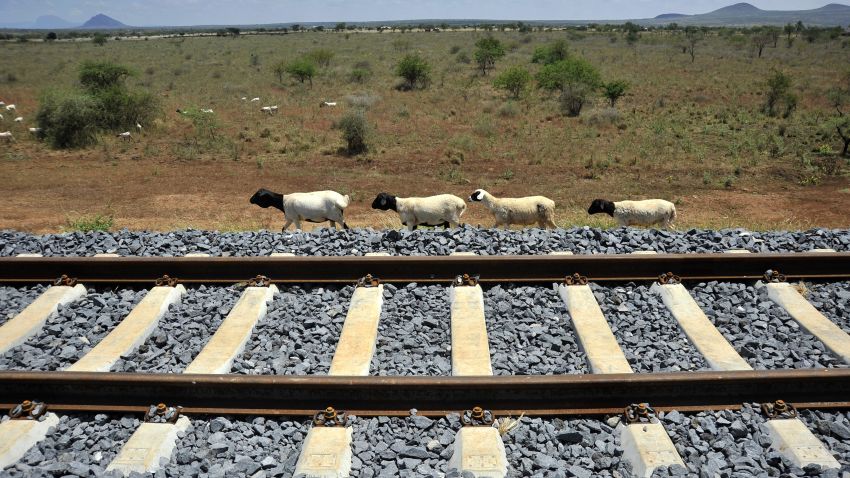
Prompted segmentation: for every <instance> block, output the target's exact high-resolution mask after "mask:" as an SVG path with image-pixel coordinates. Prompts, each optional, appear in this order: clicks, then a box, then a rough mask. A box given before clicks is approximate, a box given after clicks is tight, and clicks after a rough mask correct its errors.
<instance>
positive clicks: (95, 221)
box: [68, 214, 115, 232]
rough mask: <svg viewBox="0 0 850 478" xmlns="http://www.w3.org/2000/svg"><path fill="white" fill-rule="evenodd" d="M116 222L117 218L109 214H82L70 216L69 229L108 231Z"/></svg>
mask: <svg viewBox="0 0 850 478" xmlns="http://www.w3.org/2000/svg"><path fill="white" fill-rule="evenodd" d="M114 223H115V219H114V218H113V217H112V216H110V215H107V214H95V215H94V216H80V217H75V218H71V217H69V218H68V229H71V230H73V231H81V232H92V231H108V230H109V229H111V228H112V226H113V224H114Z"/></svg>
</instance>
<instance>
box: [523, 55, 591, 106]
mask: <svg viewBox="0 0 850 478" xmlns="http://www.w3.org/2000/svg"><path fill="white" fill-rule="evenodd" d="M537 84H538V85H539V87H540V88H543V89H545V90H548V91H560V93H561V96H560V100H561V106H562V107H563V109H564V111H565V112H566V114H567V115H568V116H578V115H579V114H581V109H582V108H583V107H584V105H585V103H587V101H588V100H589V99H590V96H591V94H592V93H593V92H594V91H596V90H597V89H598V88H599V86H600V85H601V84H602V77H601V76H600V74H599V70H597V69H596V67H594V66H593V65H592V64H590V62H588V61H587V60H584V59H582V58H569V59H566V60H561V61H559V62H556V63H552V64H551V65H546V66H544V67H543V69H541V70H540V72H539V73H538V74H537Z"/></svg>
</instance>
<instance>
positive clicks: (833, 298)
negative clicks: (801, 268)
mask: <svg viewBox="0 0 850 478" xmlns="http://www.w3.org/2000/svg"><path fill="white" fill-rule="evenodd" d="M806 287H807V289H808V295H807V296H806V299H808V301H809V302H811V303H812V305H813V306H815V308H816V309H818V310H819V311H820V313H821V314H823V315H824V316H826V318H828V319H829V320H831V321H832V322H833V323H835V324H836V325H838V326H839V327H841V328H842V329H843V330H844V332H847V333H849V334H850V282H847V281H844V282H832V283H827V284H812V283H808V284H807V285H806Z"/></svg>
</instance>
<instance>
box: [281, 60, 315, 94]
mask: <svg viewBox="0 0 850 478" xmlns="http://www.w3.org/2000/svg"><path fill="white" fill-rule="evenodd" d="M285 69H286V72H287V73H289V75H290V76H292V77H293V78H295V79H296V80H298V81H300V82H301V83H304V82H305V81H307V80H309V81H310V87H311V88H312V87H313V77H314V76H316V65H315V64H313V62H312V60H310V59H308V58H300V59H298V60H295V61H292V62H290V63H288V64H287V65H286V68H285Z"/></svg>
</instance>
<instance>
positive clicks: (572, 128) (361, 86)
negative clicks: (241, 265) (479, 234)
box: [0, 32, 850, 232]
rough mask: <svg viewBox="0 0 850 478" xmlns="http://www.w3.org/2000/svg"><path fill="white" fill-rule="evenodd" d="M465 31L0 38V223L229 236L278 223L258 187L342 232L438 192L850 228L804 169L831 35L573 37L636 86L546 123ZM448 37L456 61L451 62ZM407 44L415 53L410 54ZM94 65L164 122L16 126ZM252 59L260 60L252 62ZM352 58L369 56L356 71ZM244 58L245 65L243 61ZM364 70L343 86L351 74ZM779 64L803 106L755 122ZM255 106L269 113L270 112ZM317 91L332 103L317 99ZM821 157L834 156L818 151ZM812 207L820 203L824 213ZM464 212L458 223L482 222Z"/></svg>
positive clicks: (830, 194) (696, 218) (526, 45)
mask: <svg viewBox="0 0 850 478" xmlns="http://www.w3.org/2000/svg"><path fill="white" fill-rule="evenodd" d="M481 35H482V34H481V33H475V32H443V33H439V34H434V33H406V34H400V33H382V34H365V33H364V34H358V33H355V34H350V35H348V36H347V37H346V36H343V35H339V34H334V33H323V34H319V33H308V34H296V35H284V36H251V37H244V38H238V39H229V38H216V37H206V38H185V39H153V40H148V41H111V42H109V43H108V44H107V45H106V46H105V47H102V48H100V47H95V46H94V45H92V44H91V43H55V44H43V43H33V42H31V43H25V44H4V45H3V48H2V50H0V64H3V65H4V71H8V72H10V73H14V74H15V75H16V76H17V78H18V81H17V82H15V83H12V84H4V85H2V92H0V94H1V95H2V98H0V99H3V100H4V101H6V102H7V103H12V102H14V103H16V104H17V105H18V111H19V112H20V113H21V114H22V116H24V117H25V120H26V121H25V123H24V124H23V125H13V124H11V123H10V122H8V121H7V122H5V123H3V122H0V130H5V129H10V130H12V131H13V133H15V136H16V137H17V138H18V141H17V142H15V143H12V144H8V145H7V144H0V148H2V150H0V176H2V177H3V178H4V181H2V182H0V193H2V195H3V196H4V197H5V198H7V199H6V201H4V203H3V204H0V228H17V229H23V230H31V231H37V232H45V231H56V230H59V229H60V228H61V227H62V226H64V225H66V219H67V217H68V214H69V213H70V212H71V211H74V212H75V213H76V214H80V215H91V214H97V213H99V212H101V211H102V210H103V208H104V205H105V204H109V206H110V211H111V213H112V215H113V217H114V227H118V228H120V227H130V228H134V229H142V228H150V229H172V228H179V227H187V226H191V227H196V228H204V229H219V230H238V229H255V228H260V227H263V228H268V229H276V228H278V227H280V224H281V223H282V218H281V217H280V214H279V213H276V212H274V211H269V210H261V209H259V208H255V207H252V206H251V205H249V204H248V202H247V199H248V197H249V196H250V195H251V193H252V192H253V191H254V190H255V189H256V188H258V187H261V186H265V187H269V188H271V189H275V190H279V191H283V192H287V191H296V190H298V191H304V190H314V189H336V190H340V191H346V192H347V193H348V194H352V196H353V198H354V203H353V205H352V207H351V208H350V210H349V213H348V220H349V223H350V224H352V225H354V226H373V227H399V226H400V224H399V223H398V221H397V218H395V217H394V216H392V215H390V214H384V213H381V214H379V213H377V212H376V211H372V210H370V209H369V204H370V203H371V201H372V199H373V198H374V195H375V194H377V193H378V192H380V191H387V192H390V193H393V194H397V195H402V196H412V195H429V194H436V193H443V192H450V193H454V194H457V195H459V196H461V197H466V196H468V195H469V193H470V192H471V191H472V190H474V189H475V188H478V187H484V188H487V189H488V190H491V192H493V193H494V194H496V195H504V196H509V195H524V194H545V195H547V196H549V197H552V198H553V199H555V201H556V202H557V203H558V210H557V213H556V216H557V223H558V224H559V225H585V224H587V225H593V226H603V227H610V226H612V225H613V223H612V222H611V221H609V220H607V219H606V218H602V217H598V216H594V217H588V216H587V215H586V213H585V210H586V208H587V206H588V204H589V202H590V201H591V200H592V199H593V198H595V197H609V198H613V199H618V198H627V197H628V198H648V197H663V198H667V199H670V200H673V201H675V202H676V203H677V208H678V209H679V216H680V219H679V221H678V223H677V227H678V228H679V229H688V228H691V227H738V226H742V227H749V228H752V229H798V228H808V227H811V226H816V225H817V226H831V227H846V226H847V222H846V215H845V214H843V212H842V211H844V210H846V209H847V208H848V207H850V194H835V192H838V191H843V190H847V187H848V181H847V177H846V176H845V175H843V174H840V175H838V176H827V175H825V174H824V173H823V171H820V170H818V168H817V163H816V161H812V160H811V158H812V157H813V156H812V155H813V154H814V153H813V151H816V150H818V149H819V148H820V147H821V146H822V145H823V143H824V142H829V141H830V140H829V139H824V138H821V137H819V136H818V135H817V130H818V122H819V118H820V117H822V116H823V115H824V114H826V113H827V112H828V111H829V108H828V105H827V104H826V102H825V100H824V92H825V91H826V90H827V89H828V88H829V87H830V86H832V84H833V83H834V82H835V81H836V80H837V78H838V77H839V75H840V73H841V71H842V66H841V65H844V62H845V61H846V58H847V50H846V49H842V48H841V46H840V42H833V43H816V44H807V43H805V42H802V41H798V42H796V43H795V45H794V47H793V48H790V49H787V48H784V47H782V46H781V45H780V48H777V49H768V50H767V51H766V53H765V58H763V59H754V58H752V55H751V54H750V51H749V49H748V48H745V47H742V46H740V45H739V44H736V43H733V42H729V41H728V40H725V39H722V38H718V37H712V38H710V39H709V40H708V41H707V43H706V44H704V45H702V46H701V47H699V49H698V51H697V60H696V63H694V64H691V63H690V58H689V57H687V56H686V55H682V54H681V51H680V50H679V49H678V48H676V45H677V43H676V40H675V39H674V38H673V37H671V36H670V35H668V34H656V35H649V34H647V35H644V37H643V39H642V40H641V42H640V43H639V44H638V45H637V46H636V47H634V48H632V47H627V46H626V45H625V43H624V42H622V41H618V42H616V43H611V42H610V41H609V39H608V35H601V34H600V35H594V34H586V35H581V36H578V37H577V36H575V34H573V35H572V39H571V40H570V43H571V50H572V51H573V53H575V54H578V55H582V56H584V57H586V58H587V59H589V60H590V61H591V62H592V63H593V64H595V65H597V66H598V67H599V68H600V70H601V71H602V73H603V77H604V78H605V79H606V80H611V79H627V80H628V81H629V82H630V83H631V84H632V88H631V90H630V93H629V95H628V96H627V97H625V98H623V99H621V100H620V102H619V103H618V105H617V109H618V111H617V114H616V115H614V113H613V112H611V111H606V108H607V105H606V103H605V102H604V101H603V100H601V99H600V100H598V101H597V102H596V104H595V105H591V106H589V107H587V110H586V112H585V114H583V116H582V117H579V118H566V117H563V116H561V115H560V114H559V111H558V105H557V102H556V101H555V99H550V98H547V97H546V96H545V95H543V94H541V93H538V92H532V93H531V94H529V95H528V96H526V97H525V98H523V99H522V100H520V101H515V102H510V103H508V102H507V99H506V98H505V97H504V95H503V94H501V93H500V92H498V91H496V90H495V89H494V88H493V87H492V84H491V81H492V78H493V75H492V74H488V75H487V76H486V77H481V76H479V75H478V74H477V73H476V72H475V69H474V66H473V65H469V64H464V63H461V62H458V61H457V59H456V56H457V55H459V54H461V53H463V52H467V53H468V52H469V51H472V45H473V44H474V43H475V41H476V40H477V39H478V38H479V37H480V36H481ZM567 35H568V34H567V33H564V32H550V33H533V34H530V35H529V37H530V38H531V40H530V41H525V40H524V38H525V37H524V35H522V34H519V33H513V32H510V33H496V36H497V37H499V38H501V39H502V40H503V41H504V42H505V43H506V44H515V46H516V48H515V49H513V50H512V51H510V52H509V53H508V55H507V56H506V57H505V58H504V59H503V60H502V61H500V62H499V63H497V65H496V73H498V72H499V71H501V70H503V69H504V68H506V67H508V66H510V65H525V66H526V67H528V68H529V69H531V70H532V71H535V70H536V69H537V68H539V66H537V65H532V64H530V63H529V61H530V58H531V53H532V51H533V49H534V48H535V47H537V46H539V45H540V44H542V43H545V42H549V41H552V40H555V39H557V38H565V37H566V36H567ZM399 41H403V42H404V44H405V45H407V46H406V47H405V51H418V52H419V53H420V54H422V55H423V56H425V57H426V58H427V59H428V60H429V61H430V62H431V63H432V65H433V72H432V73H433V78H432V84H431V87H430V88H429V89H426V90H423V91H414V92H400V91H397V90H396V89H395V88H394V87H395V85H396V84H397V83H398V79H397V78H395V77H394V76H393V74H392V70H393V67H394V65H395V63H396V62H397V61H398V59H399V58H400V57H401V56H403V55H404V53H405V51H400V50H399V46H398V42H399ZM455 45H457V46H460V47H461V48H460V52H459V53H458V54H456V55H452V54H449V52H450V50H451V49H452V47H453V46H455ZM407 48H409V50H408V49H407ZM317 49H330V50H332V51H333V52H334V53H335V55H334V57H333V59H332V60H331V62H330V65H329V66H327V67H325V68H321V69H320V74H319V76H318V77H317V78H316V79H315V80H314V86H313V88H310V87H309V85H306V84H304V85H302V84H300V83H296V82H292V81H290V80H288V79H286V80H285V81H284V82H283V83H282V84H281V83H278V81H277V78H276V76H275V75H274V73H273V71H272V67H273V65H274V64H275V63H277V62H278V61H281V60H283V61H288V60H291V59H294V58H296V57H299V56H301V55H304V54H307V53H309V52H311V51H314V50H317ZM94 58H107V59H111V60H114V61H117V62H120V63H123V64H126V65H128V66H131V67H132V68H134V69H135V70H136V71H137V72H138V75H137V76H136V77H134V78H132V79H130V80H129V84H130V86H131V87H134V88H144V89H149V90H151V91H152V92H154V93H155V94H156V95H157V96H158V97H159V99H160V101H161V102H162V105H163V111H164V112H165V113H164V114H163V115H162V117H161V118H159V119H157V120H156V121H155V122H154V124H151V125H144V128H145V129H144V131H145V133H144V135H142V136H141V137H139V138H136V141H134V142H132V143H120V142H118V141H117V140H116V139H115V138H112V137H104V138H102V139H101V143H100V144H99V145H98V146H97V147H94V148H91V149H88V150H84V151H51V150H49V149H47V148H46V147H45V146H44V145H42V144H40V143H38V142H37V141H36V140H35V139H34V138H32V137H30V136H29V135H27V134H26V130H25V129H24V128H25V127H27V126H32V121H33V120H34V117H35V112H36V111H37V108H38V96H39V94H40V92H41V91H42V90H44V89H45V88H49V87H68V86H71V85H73V83H74V81H75V78H76V68H77V65H78V64H79V63H80V62H82V61H83V60H86V59H94ZM252 58H257V60H252ZM364 62H365V63H364ZM254 63H256V64H254ZM358 64H359V65H361V66H362V65H364V64H368V68H369V70H370V71H372V76H371V77H370V78H369V79H367V80H366V81H365V82H363V83H352V82H350V73H351V71H352V70H353V69H354V68H355V67H356V65H358ZM773 68H780V69H782V70H784V71H786V72H788V73H789V74H790V75H791V76H792V78H793V79H794V85H795V86H794V90H795V92H796V93H797V94H798V95H799V97H800V107H799V109H798V111H797V112H796V113H795V114H794V116H792V117H791V118H790V119H788V120H779V119H774V118H767V117H765V116H763V115H762V114H761V113H760V112H759V108H760V106H761V103H762V97H761V95H760V91H761V89H762V88H761V87H760V86H759V84H760V83H761V82H762V81H763V80H764V78H766V76H767V75H768V74H769V73H770V71H771V70H772V69H773ZM243 96H247V97H248V98H251V97H254V96H259V97H261V98H262V101H261V105H279V106H280V114H278V115H276V116H272V117H269V116H266V115H263V114H262V113H261V112H260V111H259V106H260V105H258V104H257V103H250V102H243V101H241V100H240V98H241V97H243ZM322 100H328V101H337V102H338V104H339V106H338V107H336V108H319V107H318V105H319V102H320V101H322ZM188 107H197V108H212V109H214V110H215V116H216V119H217V122H218V124H219V125H220V129H219V138H218V140H217V141H212V142H198V141H195V137H194V131H193V128H192V126H191V124H190V123H189V122H188V121H186V120H185V119H184V118H182V117H181V116H180V115H178V114H175V113H174V110H175V109H177V108H188ZM353 108H365V109H366V110H367V113H366V117H367V120H368V121H369V123H370V125H371V126H372V127H373V130H374V132H375V133H374V135H373V138H372V143H371V144H370V145H369V152H368V153H366V154H365V155H361V156H357V157H353V158H349V157H346V156H343V155H341V154H340V153H339V152H338V151H339V150H340V148H341V147H342V146H343V142H342V139H341V138H340V134H339V131H336V130H333V129H332V124H333V123H334V121H336V120H337V119H338V118H339V117H340V116H341V115H342V114H344V112H345V111H347V110H351V109H353ZM832 146H833V149H836V148H837V145H832ZM845 169H846V168H845ZM824 201H829V206H827V207H824V204H825V203H824ZM482 209H483V208H480V207H478V206H476V205H471V206H470V209H469V211H468V212H467V215H466V216H465V217H464V220H465V222H467V223H471V224H482V225H485V226H489V225H491V224H492V219H491V218H490V217H489V215H488V214H487V213H486V212H485V211H483V210H482Z"/></svg>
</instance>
